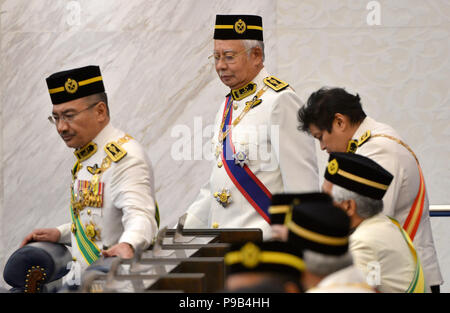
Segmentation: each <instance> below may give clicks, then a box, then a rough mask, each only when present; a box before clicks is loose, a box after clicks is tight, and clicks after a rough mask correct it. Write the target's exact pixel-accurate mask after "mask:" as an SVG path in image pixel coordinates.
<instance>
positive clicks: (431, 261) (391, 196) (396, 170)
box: [353, 117, 443, 286]
mask: <svg viewBox="0 0 450 313" xmlns="http://www.w3.org/2000/svg"><path fill="white" fill-rule="evenodd" d="M368 130H370V132H371V135H372V136H373V135H375V134H384V135H389V136H393V137H395V138H397V139H400V140H402V141H403V139H402V138H401V137H400V135H399V134H398V133H397V132H396V131H395V130H394V129H393V128H392V127H390V126H389V125H386V124H383V123H379V122H377V121H375V120H374V119H372V118H370V117H366V118H365V119H364V121H363V122H362V123H361V125H360V126H359V128H358V129H357V131H356V132H355V134H354V135H353V138H354V139H358V138H360V137H361V136H362V135H363V134H364V133H365V132H366V131H368ZM356 153H357V154H361V155H364V156H366V157H368V158H370V159H372V160H374V161H375V162H377V163H379V164H380V165H381V166H382V167H384V168H385V169H386V170H387V171H388V172H389V173H391V174H392V175H394V179H393V181H392V183H391V184H390V186H389V188H388V190H387V192H386V194H385V196H384V198H383V205H384V209H383V213H384V214H385V215H388V216H392V217H393V218H395V219H396V220H397V221H398V222H399V223H400V225H403V224H404V223H405V220H406V218H407V216H408V214H409V211H410V208H411V206H412V204H413V202H414V199H415V198H416V195H417V192H418V190H419V184H420V176H419V170H418V167H417V162H416V160H415V159H414V157H413V155H412V154H411V152H409V151H408V150H407V149H406V148H405V147H403V146H402V145H400V144H399V143H397V142H395V141H394V140H391V139H388V138H385V137H375V138H369V139H368V140H367V142H365V143H363V144H362V145H361V146H360V147H358V149H357V150H356ZM419 161H420V160H419ZM413 243H414V246H415V248H416V250H417V253H418V255H419V257H420V261H421V263H422V267H423V270H424V275H425V281H426V284H427V285H428V286H430V285H439V284H442V283H443V280H442V275H441V272H440V268H439V263H438V259H437V255H436V250H435V247H434V241H433V234H432V231H431V223H430V216H429V202H428V195H427V194H425V203H424V208H423V212H422V216H421V219H420V224H419V227H418V229H417V232H416V235H415V237H414V240H413Z"/></svg>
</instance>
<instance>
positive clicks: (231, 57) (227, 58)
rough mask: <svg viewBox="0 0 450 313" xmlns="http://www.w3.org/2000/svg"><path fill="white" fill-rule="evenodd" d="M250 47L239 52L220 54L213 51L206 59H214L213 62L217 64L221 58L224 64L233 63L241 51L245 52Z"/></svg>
mask: <svg viewBox="0 0 450 313" xmlns="http://www.w3.org/2000/svg"><path fill="white" fill-rule="evenodd" d="M248 50H250V49H245V50H242V51H241V52H238V53H236V52H231V51H229V52H225V53H224V54H223V55H222V56H221V55H220V54H219V53H214V54H212V55H210V56H209V57H208V60H214V63H215V64H217V63H219V62H220V60H221V59H223V61H224V62H225V64H234V63H236V57H237V56H238V55H240V54H242V53H245V52H247V51H248Z"/></svg>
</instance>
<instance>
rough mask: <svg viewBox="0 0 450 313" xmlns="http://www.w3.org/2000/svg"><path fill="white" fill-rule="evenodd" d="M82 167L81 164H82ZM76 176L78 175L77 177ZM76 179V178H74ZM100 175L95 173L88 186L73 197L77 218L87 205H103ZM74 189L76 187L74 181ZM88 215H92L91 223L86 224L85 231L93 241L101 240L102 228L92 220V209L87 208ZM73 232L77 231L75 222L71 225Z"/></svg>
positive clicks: (73, 208)
mask: <svg viewBox="0 0 450 313" xmlns="http://www.w3.org/2000/svg"><path fill="white" fill-rule="evenodd" d="M80 167H81V165H80ZM75 178H76V177H75ZM74 181H75V179H74ZM98 186H99V175H98V174H94V176H93V177H92V180H91V182H89V184H88V186H87V187H86V188H82V189H81V190H78V192H79V193H78V194H75V196H74V198H73V199H71V204H72V210H73V214H74V215H75V217H76V218H77V217H78V216H79V215H80V212H81V211H83V210H84V209H85V208H86V207H96V208H101V207H102V202H103V201H102V195H100V194H98V193H99V188H98ZM71 188H72V190H73V188H74V186H73V183H72V187H71ZM86 213H87V215H88V216H90V217H91V218H90V221H89V223H86V224H85V233H86V235H87V236H88V237H89V239H91V240H92V241H96V240H101V237H100V229H99V228H98V227H97V225H96V224H95V223H94V221H93V220H92V215H91V214H92V211H91V210H90V209H88V210H87V212H86ZM71 230H72V233H74V234H75V233H76V231H77V229H76V226H75V224H74V223H72V227H71Z"/></svg>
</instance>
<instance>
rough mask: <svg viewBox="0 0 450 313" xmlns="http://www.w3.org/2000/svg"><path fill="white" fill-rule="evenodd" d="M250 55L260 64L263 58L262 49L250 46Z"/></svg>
mask: <svg viewBox="0 0 450 313" xmlns="http://www.w3.org/2000/svg"><path fill="white" fill-rule="evenodd" d="M250 55H252V56H253V57H254V60H255V61H257V62H256V63H257V64H260V63H261V62H262V59H263V52H262V49H261V48H260V47H254V48H252V50H251V52H250Z"/></svg>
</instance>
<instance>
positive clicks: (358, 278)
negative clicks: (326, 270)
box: [306, 265, 375, 293]
mask: <svg viewBox="0 0 450 313" xmlns="http://www.w3.org/2000/svg"><path fill="white" fill-rule="evenodd" d="M306 292H308V293H374V292H375V289H374V288H372V287H371V286H369V285H368V284H367V282H366V279H365V277H364V275H363V274H362V273H361V271H360V270H359V269H358V268H357V267H356V266H354V265H351V266H348V267H346V268H344V269H341V270H339V271H337V272H334V273H332V274H330V275H328V276H326V277H325V278H324V279H322V280H321V281H320V282H319V283H318V284H317V286H316V287H314V288H310V289H308V290H307V291H306Z"/></svg>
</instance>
